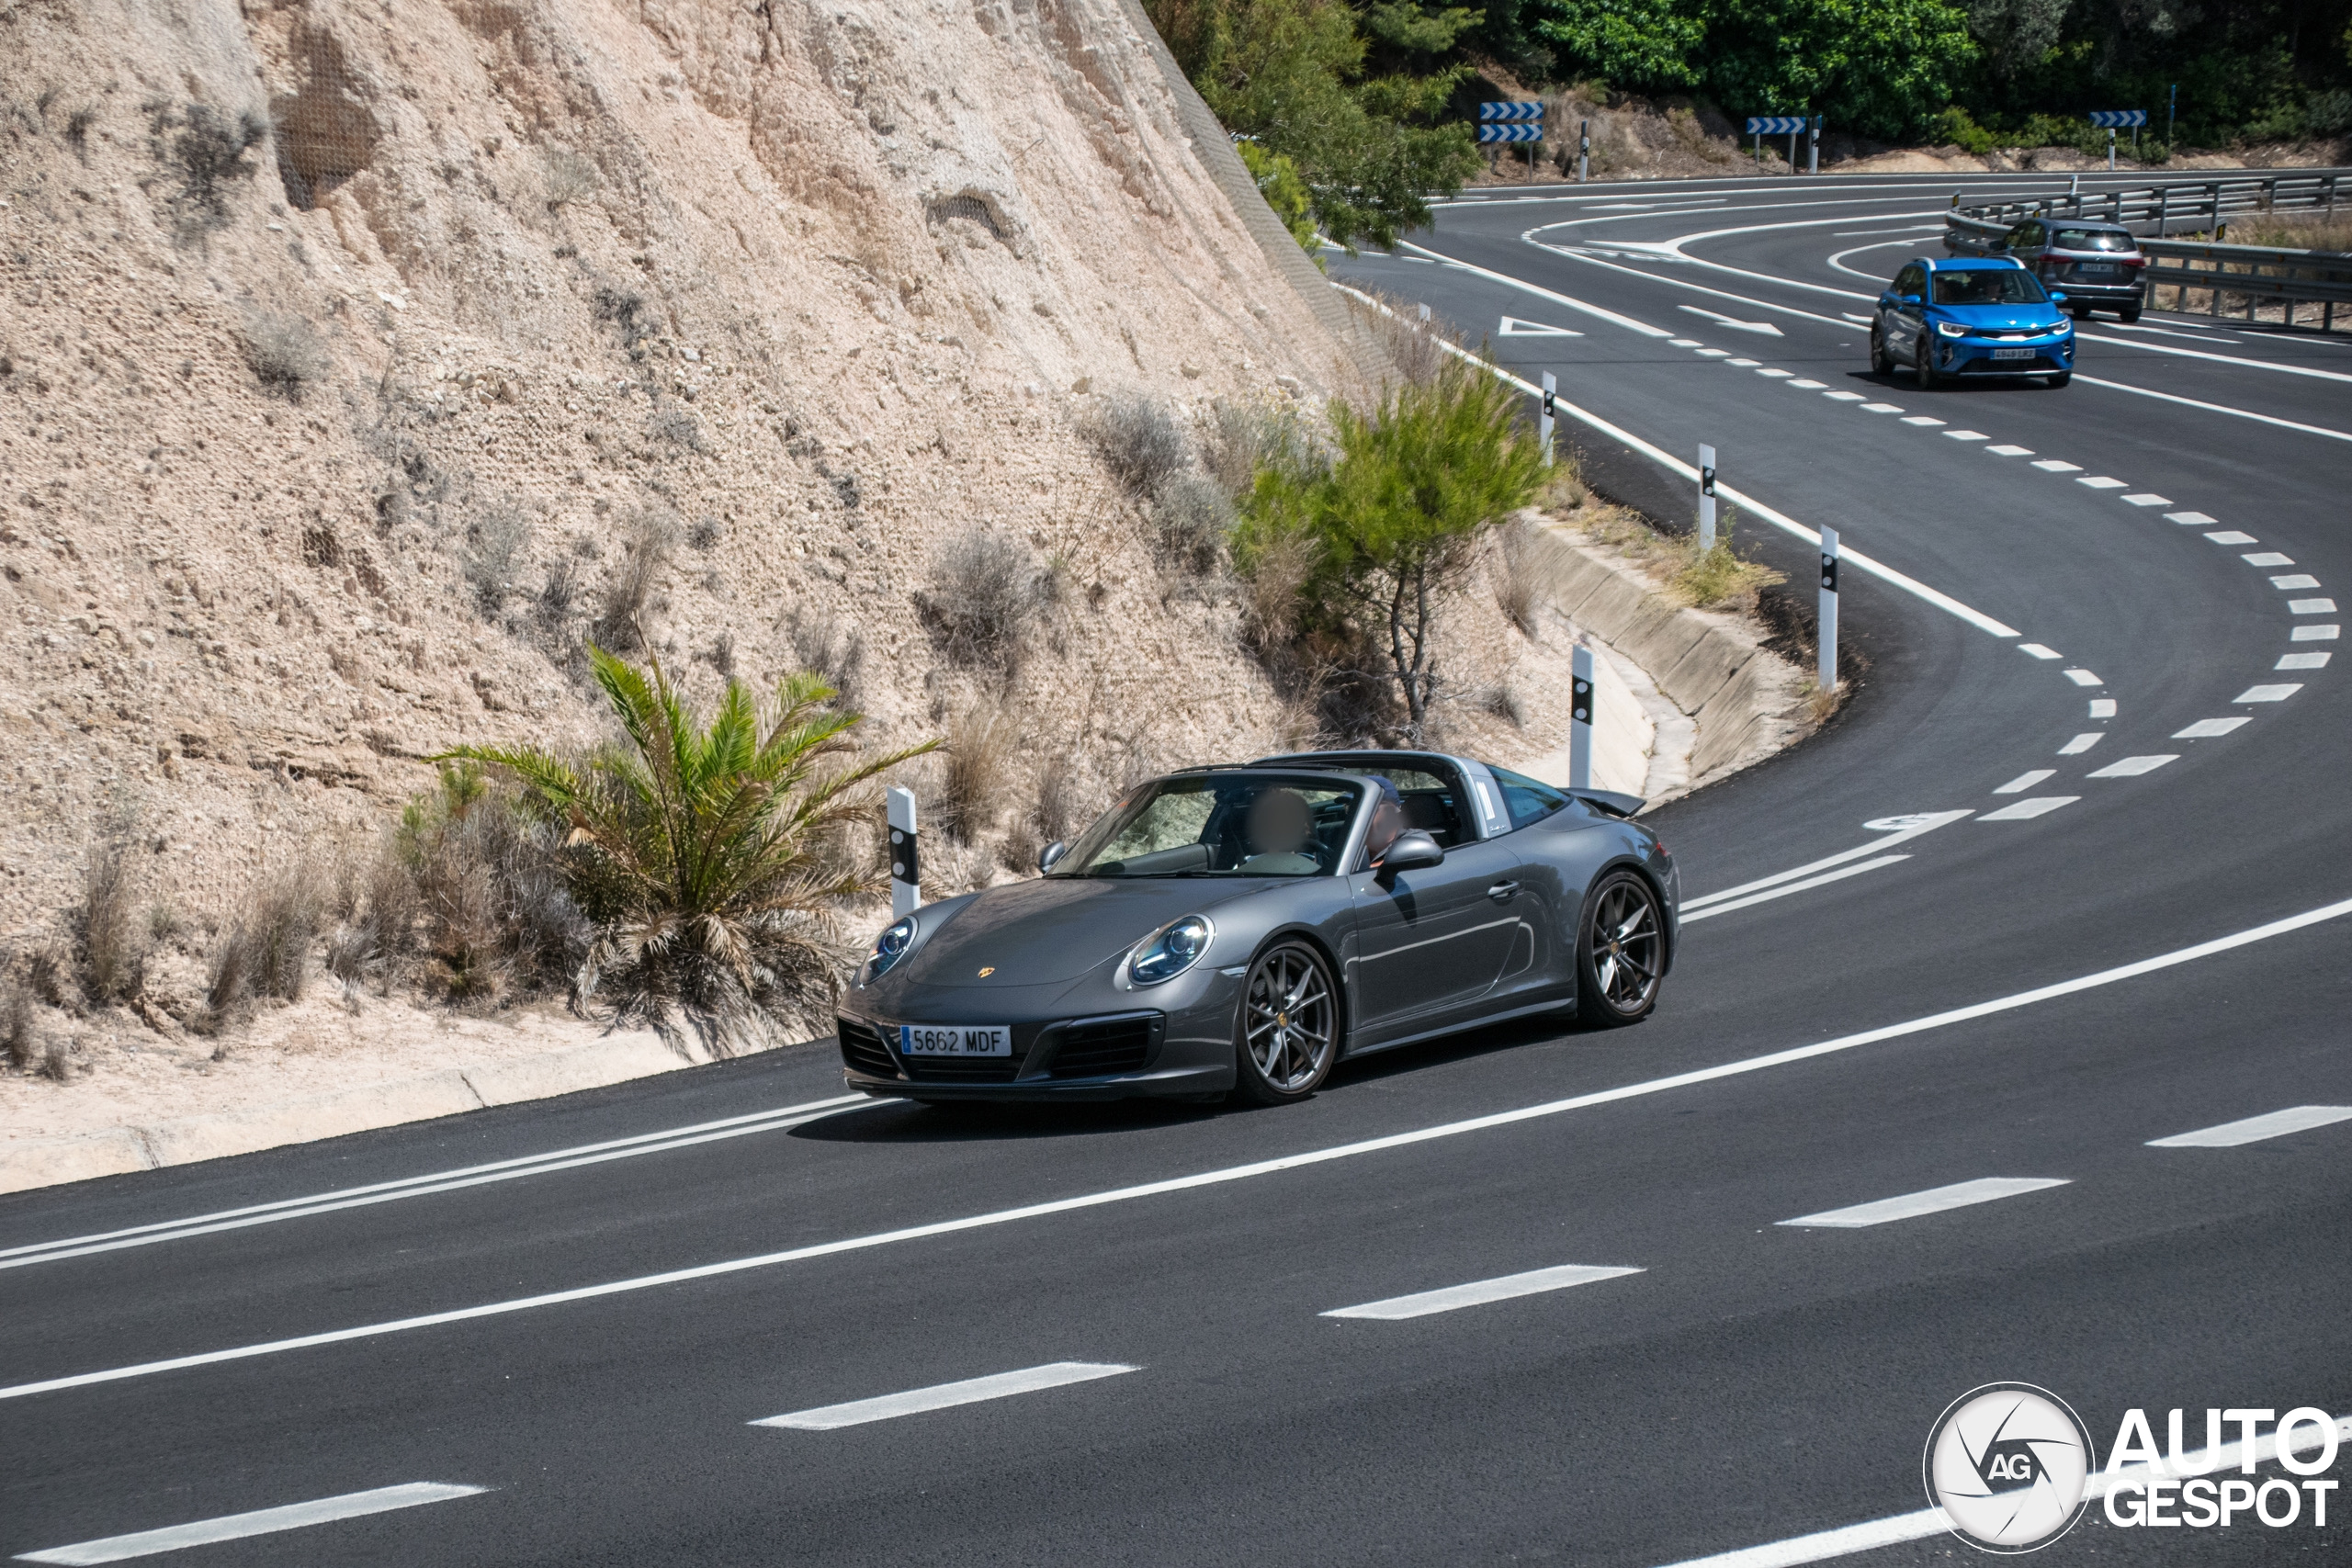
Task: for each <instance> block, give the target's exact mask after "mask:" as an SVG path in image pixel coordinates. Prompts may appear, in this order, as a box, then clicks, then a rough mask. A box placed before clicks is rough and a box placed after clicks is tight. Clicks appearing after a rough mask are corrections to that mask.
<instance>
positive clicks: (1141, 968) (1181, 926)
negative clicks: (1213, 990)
mask: <svg viewBox="0 0 2352 1568" xmlns="http://www.w3.org/2000/svg"><path fill="white" fill-rule="evenodd" d="M1215 937H1216V927H1215V926H1212V925H1210V924H1209V919H1208V917H1207V916H1206V915H1186V916H1185V917H1184V918H1183V919H1178V920H1170V921H1169V922H1168V923H1167V924H1166V925H1164V926H1162V927H1160V928H1159V930H1158V931H1154V932H1152V933H1151V934H1150V935H1149V936H1148V937H1146V938H1144V939H1143V940H1142V941H1141V942H1137V943H1136V945H1135V949H1134V951H1132V952H1130V953H1128V954H1127V978H1129V979H1130V980H1133V981H1134V982H1135V983H1136V985H1138V986H1157V985H1159V983H1160V982H1161V981H1163V980H1173V979H1174V978H1176V976H1179V975H1182V973H1183V972H1184V971H1185V970H1187V969H1190V968H1191V967H1192V966H1193V964H1198V963H1199V962H1200V961H1201V954H1203V953H1206V952H1207V951H1208V950H1209V942H1211V941H1212V940H1213V939H1214V938H1215Z"/></svg>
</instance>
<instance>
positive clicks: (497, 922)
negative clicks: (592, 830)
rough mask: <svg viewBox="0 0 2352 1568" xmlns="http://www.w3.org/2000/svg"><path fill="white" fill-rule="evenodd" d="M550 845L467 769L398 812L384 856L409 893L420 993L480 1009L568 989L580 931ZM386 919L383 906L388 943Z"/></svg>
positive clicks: (444, 776) (581, 946)
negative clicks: (398, 869)
mask: <svg viewBox="0 0 2352 1568" xmlns="http://www.w3.org/2000/svg"><path fill="white" fill-rule="evenodd" d="M553 840H554V834H553V832H552V830H551V829H548V828H547V827H545V826H543V825H541V824H539V823H537V822H535V821H533V820H531V819H530V818H527V817H526V815H525V814H524V813H523V811H522V810H521V809H520V807H519V804H518V802H517V800H516V798H515V794H514V792H513V791H512V789H511V788H493V787H492V784H491V781H490V780H489V779H488V777H486V776H485V775H484V774H483V773H481V770H480V769H479V768H477V767H475V766H474V765H472V764H470V763H448V764H445V765H444V766H443V767H442V769H441V777H440V782H439V784H437V785H436V786H435V788H433V789H430V790H427V791H425V792H424V793H423V794H421V795H417V796H415V797H414V798H413V799H412V800H411V801H410V802H409V803H408V805H407V807H404V808H403V809H402V811H401V823H400V827H399V829H397V830H396V831H395V833H394V837H393V852H394V855H395V856H396V857H397V861H398V863H399V864H400V865H401V866H402V867H404V868H405V871H406V874H407V876H408V878H409V880H410V882H411V885H412V886H413V899H414V902H413V906H411V908H413V909H414V911H415V914H414V917H413V919H414V922H415V924H414V926H413V928H412V929H414V930H415V931H416V933H417V935H416V943H417V946H418V948H419V949H420V950H421V953H422V957H423V962H424V975H423V976H422V978H423V980H424V986H425V988H426V989H427V991H428V992H430V993H431V994H433V995H435V996H437V997H439V998H443V999H445V1000H447V1001H449V1002H452V1003H457V1004H459V1005H463V1006H471V1007H487V1006H494V1005H497V1004H498V1003H501V1002H503V1001H505V1000H507V999H509V998H512V997H514V996H515V995H518V994H521V995H533V994H539V993H543V992H546V991H549V990H554V989H558V988H560V987H564V986H567V985H569V984H570V982H571V976H572V974H573V973H574V971H576V970H577V969H578V967H579V965H580V961H581V959H582V957H584V956H585V955H586V953H587V950H588V939H589V931H588V924H587V921H586V919H583V918H582V915H581V913H580V909H579V907H578V906H577V905H576V904H574V903H573V902H572V898H571V893H570V891H569V890H568V888H567V887H566V886H565V882H564V878H563V874H562V869H561V867H560V864H559V863H558V861H557V858H556V857H557V846H556V844H555V842H554V841H553ZM394 918H396V917H395V913H394V911H393V910H391V909H390V908H388V909H387V912H386V917H385V920H384V928H383V929H384V931H385V932H386V935H387V937H389V935H390V932H391V931H392V929H393V928H392V925H391V921H392V919H394ZM387 951H388V952H391V951H397V950H393V949H390V948H389V946H388V947H387Z"/></svg>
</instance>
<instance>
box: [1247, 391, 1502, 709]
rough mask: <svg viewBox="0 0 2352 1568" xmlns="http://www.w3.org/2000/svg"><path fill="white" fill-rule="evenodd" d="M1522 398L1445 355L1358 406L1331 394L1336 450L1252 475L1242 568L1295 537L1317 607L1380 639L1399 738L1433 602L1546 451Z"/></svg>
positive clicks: (1428, 657) (1432, 652)
mask: <svg viewBox="0 0 2352 1568" xmlns="http://www.w3.org/2000/svg"><path fill="white" fill-rule="evenodd" d="M1518 415H1519V398H1518V395H1517V394H1516V393H1515V392H1513V391H1512V390H1511V389H1510V387H1509V386H1507V385H1506V384H1505V383H1503V382H1502V381H1501V380H1499V379H1498V378H1496V377H1494V376H1493V375H1491V374H1490V373H1489V372H1488V371H1487V368H1486V367H1484V366H1480V365H1474V364H1467V363H1464V362H1463V361H1461V360H1458V359H1453V358H1448V359H1447V360H1445V361H1444V362H1443V364H1442V366H1441V367H1440V368H1439V370H1438V372H1437V374H1436V375H1435V376H1434V377H1433V378H1430V380H1428V381H1427V382H1424V383H1422V384H1420V385H1419V386H1407V387H1404V388H1402V389H1399V390H1397V391H1396V392H1395V393H1393V394H1391V395H1390V396H1389V397H1388V398H1387V399H1386V400H1384V401H1383V402H1382V404H1381V406H1380V407H1379V408H1378V409H1377V410H1375V411H1374V412H1373V413H1372V414H1371V415H1370V416H1369V417H1367V416H1365V415H1363V414H1360V413H1358V412H1355V411H1354V410H1352V409H1351V408H1349V407H1348V406H1347V405H1346V404H1344V403H1334V404H1332V406H1331V430H1332V441H1333V446H1334V447H1335V449H1336V456H1335V457H1333V459H1332V460H1331V462H1330V463H1329V466H1328V467H1318V466H1311V465H1308V464H1303V463H1291V464H1284V465H1279V466H1275V467H1272V468H1266V469H1265V470H1263V471H1261V473H1260V475H1259V476H1258V482H1257V488H1256V489H1255V491H1253V492H1252V494H1251V496H1250V502H1249V506H1248V509H1247V512H1246V513H1245V516H1244V520H1243V525H1242V530H1241V536H1240V538H1239V539H1238V541H1237V543H1238V554H1239V556H1240V559H1241V564H1242V566H1243V569H1244V570H1250V567H1251V566H1252V565H1253V564H1254V563H1255V562H1256V561H1258V560H1261V559H1263V558H1266V557H1268V556H1269V555H1271V554H1273V553H1275V552H1276V551H1277V550H1279V549H1281V548H1282V547H1284V546H1285V545H1289V546H1294V547H1295V543H1296V542H1298V541H1301V540H1304V541H1306V543H1307V544H1308V545H1309V546H1310V547H1311V551H1312V555H1313V558H1314V565H1313V567H1312V569H1311V570H1310V573H1309V575H1308V577H1307V581H1306V595H1307V597H1308V599H1309V601H1310V603H1311V604H1312V605H1313V606H1314V609H1315V613H1316V614H1317V615H1318V616H1319V617H1321V618H1323V619H1325V620H1329V621H1341V622H1345V623H1346V624H1347V625H1349V626H1351V628H1352V629H1354V630H1355V631H1356V632H1357V633H1358V634H1359V635H1361V636H1362V637H1365V638H1366V639H1367V640H1369V641H1372V642H1374V643H1376V644H1378V645H1379V646H1380V648H1381V651H1382V653H1383V654H1384V655H1385V658H1386V660H1387V661H1388V664H1389V666H1390V672H1391V674H1392V675H1393V676H1394V678H1395V680H1396V682H1397V692H1398V694H1399V695H1400V696H1402V697H1403V699H1404V703H1405V713H1406V732H1407V738H1408V740H1409V741H1411V742H1413V743H1419V741H1420V739H1422V738H1423V737H1424V735H1425V734H1426V732H1427V730H1428V728H1429V717H1430V700H1431V698H1432V696H1433V695H1434V694H1435V692H1436V689H1437V683H1438V648H1437V640H1436V635H1435V634H1436V626H1435V614H1436V611H1437V608H1438V604H1439V601H1440V600H1441V599H1442V596H1443V595H1444V594H1445V593H1446V592H1447V591H1449V590H1450V589H1453V588H1456V587H1458V586H1459V584H1460V580H1461V578H1462V576H1463V574H1464V571H1465V570H1466V569H1467V568H1468V566H1469V563H1470V561H1471V559H1472V555H1473V547H1474V546H1475V544H1476V540H1477V538H1478V536H1480V535H1481V534H1482V533H1484V532H1485V531H1486V530H1487V528H1489V527H1491V526H1493V525H1495V524H1496V523H1498V522H1499V521H1501V520H1502V519H1503V518H1504V517H1507V516H1509V515H1510V513H1513V512H1515V511H1517V510H1518V509H1519V508H1521V506H1524V505H1526V504H1527V502H1528V500H1529V498H1530V497H1532V495H1533V494H1534V493H1535V490H1536V487H1537V486H1538V484H1540V483H1541V482H1542V479H1543V476H1544V462H1543V455H1542V453H1541V451H1540V450H1539V449H1538V448H1537V446H1536V445H1535V441H1534V439H1533V437H1532V435H1531V434H1529V433H1528V432H1527V431H1526V430H1524V429H1523V428H1522V427H1521V424H1520V422H1519V418H1518Z"/></svg>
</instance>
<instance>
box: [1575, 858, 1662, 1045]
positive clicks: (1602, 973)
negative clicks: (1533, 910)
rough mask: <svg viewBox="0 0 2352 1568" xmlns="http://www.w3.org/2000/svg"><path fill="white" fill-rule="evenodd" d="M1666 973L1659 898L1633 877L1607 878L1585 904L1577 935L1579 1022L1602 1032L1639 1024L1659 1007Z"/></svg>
mask: <svg viewBox="0 0 2352 1568" xmlns="http://www.w3.org/2000/svg"><path fill="white" fill-rule="evenodd" d="M1665 968H1666V926H1665V922H1664V920H1663V919H1661V918H1660V916H1659V913H1658V906H1657V894H1656V893H1653V892H1651V891H1650V885H1649V884H1648V883H1647V882H1645V881H1644V880H1643V879H1642V878H1641V877H1640V876H1639V875H1638V874H1635V873H1633V872H1630V871H1619V872H1612V873H1611V874H1609V875H1608V876H1606V877H1603V878H1602V879H1601V882H1600V886H1598V887H1596V888H1594V889H1593V890H1592V897H1589V898H1588V899H1586V900H1585V907H1584V927H1583V929H1582V930H1581V931H1578V932H1577V1018H1578V1019H1579V1020H1582V1021H1585V1022H1588V1023H1590V1024H1593V1025H1594V1026H1596V1027H1598V1028H1601V1029H1615V1028H1618V1027H1619V1026H1621V1025H1623V1024H1628V1023H1638V1022H1640V1021H1642V1020H1643V1019H1645V1018H1647V1017H1648V1016H1649V1013H1650V1010H1651V1009H1652V1008H1654V1007H1656V1006H1657V986H1658V978H1659V976H1661V975H1662V974H1663V973H1664V972H1665Z"/></svg>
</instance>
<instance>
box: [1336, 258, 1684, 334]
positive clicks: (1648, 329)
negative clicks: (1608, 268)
mask: <svg viewBox="0 0 2352 1568" xmlns="http://www.w3.org/2000/svg"><path fill="white" fill-rule="evenodd" d="M1402 248H1403V249H1405V250H1408V251H1422V252H1423V254H1425V255H1427V256H1429V257H1430V258H1432V259H1435V260H1439V261H1449V262H1451V261H1453V257H1452V256H1449V255H1445V254H1442V253H1441V252H1437V251H1430V250H1427V249H1426V248H1425V247H1423V246H1420V245H1416V244H1413V243H1410V242H1409V241H1408V242H1406V243H1405V244H1404V245H1403V246H1402ZM1407 259H1408V260H1412V259H1414V258H1412V257H1408V258H1407ZM1453 265H1456V266H1458V267H1460V268H1461V269H1462V270H1463V271H1464V272H1470V273H1476V274H1477V275H1478V276H1480V277H1486V278H1491V279H1493V280H1494V281H1495V282H1497V283H1500V284H1503V285H1505V286H1506V287H1508V288H1516V289H1518V290H1520V291H1521V293H1525V294H1532V295H1534V296H1535V297H1536V298H1537V299H1549V300H1551V301H1552V302H1553V303H1554V304H1555V305H1559V306H1562V307H1564V308H1566V309H1567V310H1578V311H1582V312H1583V313H1584V314H1585V315H1588V316H1590V317H1592V318H1593V319H1594V320H1595V321H1607V322H1608V323H1610V324H1611V326H1618V327H1623V328H1624V329H1625V330H1626V331H1627V332H1629V333H1641V334H1642V335H1643V336H1644V337H1672V336H1673V335H1674V334H1673V333H1670V332H1668V331H1667V330H1666V329H1665V328H1664V327H1654V326H1652V325H1650V324H1649V323H1648V322H1647V321H1635V320H1634V318H1633V317H1631V316H1623V315H1620V314H1618V313H1617V312H1616V311H1614V310H1604V309H1602V308H1601V307H1600V306H1599V305H1595V304H1593V303H1591V302H1590V301H1589V300H1585V299H1571V298H1570V297H1569V296H1567V295H1566V294H1561V293H1557V292H1555V291H1554V290H1552V289H1549V288H1538V287H1537V286H1536V285H1534V284H1532V283H1525V282H1521V280H1520V279H1518V278H1516V277H1513V276H1510V274H1509V273H1507V272H1491V271H1489V270H1487V268H1485V267H1483V266H1472V265H1470V264H1469V263H1468V262H1453ZM1333 287H1335V288H1344V287H1346V286H1345V285H1343V284H1335V285H1334V286H1333Z"/></svg>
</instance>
